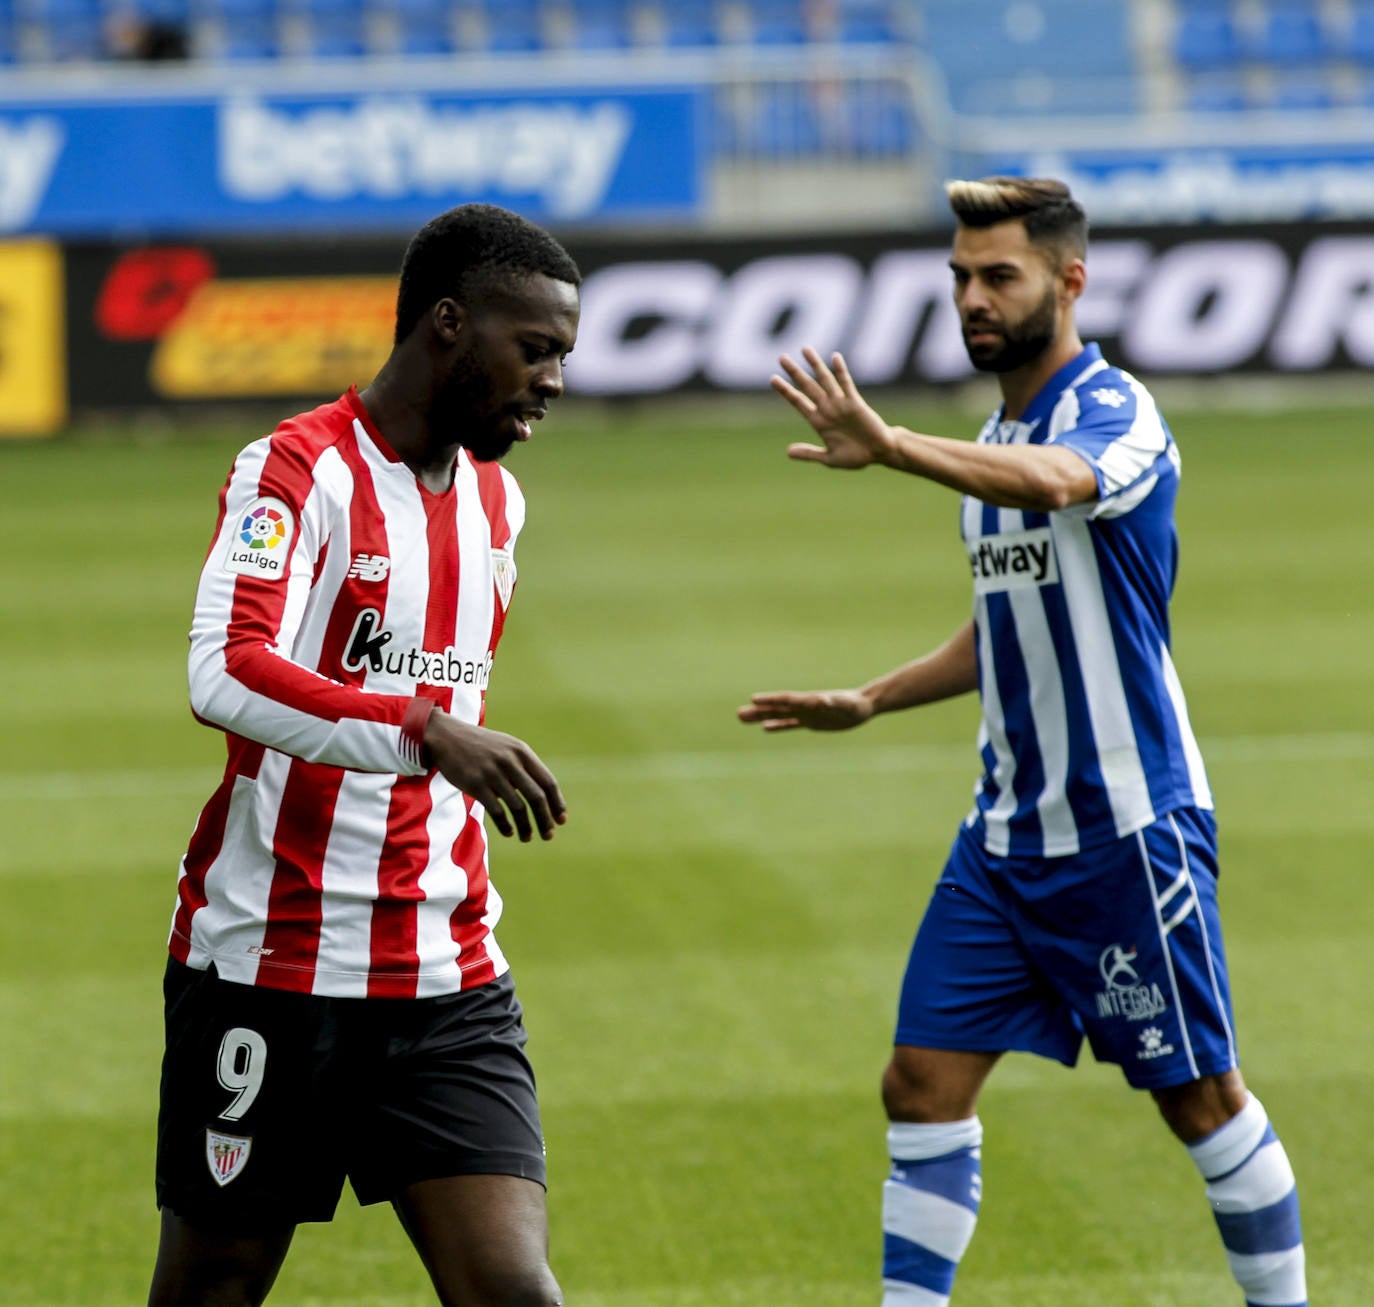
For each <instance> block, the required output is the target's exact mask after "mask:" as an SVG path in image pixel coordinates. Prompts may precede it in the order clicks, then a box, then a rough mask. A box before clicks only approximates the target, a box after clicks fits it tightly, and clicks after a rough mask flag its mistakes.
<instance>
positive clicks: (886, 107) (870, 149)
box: [849, 84, 916, 159]
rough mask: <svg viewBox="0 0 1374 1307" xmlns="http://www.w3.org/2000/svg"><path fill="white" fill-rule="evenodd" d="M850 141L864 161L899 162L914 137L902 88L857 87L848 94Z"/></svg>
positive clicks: (854, 150) (861, 85)
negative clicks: (893, 159) (898, 159)
mask: <svg viewBox="0 0 1374 1307" xmlns="http://www.w3.org/2000/svg"><path fill="white" fill-rule="evenodd" d="M849 120H850V140H851V148H852V149H853V152H854V153H855V154H856V155H857V156H858V157H859V158H863V159H891V158H901V157H902V156H904V155H906V154H907V153H909V152H910V150H911V146H912V143H913V141H914V140H915V136H916V128H915V122H914V120H913V117H912V113H911V104H910V101H909V99H908V96H907V93H906V91H905V89H904V88H902V87H898V86H892V85H888V84H879V85H877V86H867V85H863V84H858V85H855V86H853V87H852V88H851V89H850V93H849Z"/></svg>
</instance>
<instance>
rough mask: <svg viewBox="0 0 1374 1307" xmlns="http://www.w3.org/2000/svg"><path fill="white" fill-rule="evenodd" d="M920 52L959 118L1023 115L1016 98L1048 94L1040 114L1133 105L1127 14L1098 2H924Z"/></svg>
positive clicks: (1135, 83) (1136, 88)
mask: <svg viewBox="0 0 1374 1307" xmlns="http://www.w3.org/2000/svg"><path fill="white" fill-rule="evenodd" d="M921 12H922V28H923V32H924V38H925V45H926V48H927V50H928V51H929V53H930V55H931V57H932V58H933V59H934V60H935V62H936V63H937V64H938V65H939V67H940V68H941V70H942V71H943V73H944V75H945V79H946V82H947V84H948V86H949V89H950V97H951V99H952V100H953V102H954V107H955V109H956V110H958V111H960V112H970V113H997V112H1008V111H1017V110H1018V109H1019V110H1021V111H1024V108H1025V104H1024V101H1023V100H1022V92H1023V91H1024V90H1026V89H1029V88H1031V87H1032V85H1036V86H1038V87H1039V88H1040V89H1041V90H1044V91H1046V92H1047V93H1048V94H1047V96H1046V98H1045V99H1044V101H1043V103H1042V105H1041V107H1042V108H1043V109H1044V110H1045V111H1047V112H1060V111H1065V110H1067V111H1070V112H1080V113H1092V112H1097V111H1107V110H1110V111H1120V110H1122V109H1125V108H1128V107H1131V106H1132V105H1133V104H1134V103H1136V102H1138V99H1139V95H1140V83H1139V78H1138V77H1137V75H1136V67H1135V47H1134V44H1133V38H1132V34H1131V31H1130V28H1129V23H1128V18H1129V14H1128V6H1126V5H1123V4H1115V3H1112V4H1105V3H1100V2H1098V0H1036V3H1034V4H1028V3H1026V2H1025V0H984V3H982V4H980V5H979V6H978V8H977V16H976V19H975V18H971V17H970V13H971V6H970V5H969V4H968V0H925V3H924V4H923V6H922V11H921Z"/></svg>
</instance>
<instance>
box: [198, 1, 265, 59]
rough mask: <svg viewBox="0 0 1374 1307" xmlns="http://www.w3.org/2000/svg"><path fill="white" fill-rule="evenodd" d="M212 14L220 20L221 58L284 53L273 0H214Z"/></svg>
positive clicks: (252, 57)
mask: <svg viewBox="0 0 1374 1307" xmlns="http://www.w3.org/2000/svg"><path fill="white" fill-rule="evenodd" d="M209 14H210V16H211V17H213V18H215V19H217V20H218V23H219V30H220V43H219V47H218V53H219V57H220V58H221V59H225V60H228V61H230V62H238V61H240V60H255V59H275V58H277V56H278V55H279V54H280V53H281V45H280V40H279V37H278V32H277V7H276V4H275V2H274V0H212V7H211V8H210V10H209Z"/></svg>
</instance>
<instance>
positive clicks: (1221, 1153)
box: [1188, 1094, 1307, 1307]
mask: <svg viewBox="0 0 1374 1307" xmlns="http://www.w3.org/2000/svg"><path fill="white" fill-rule="evenodd" d="M1188 1152H1189V1154H1190V1156H1191V1157H1192V1159H1193V1161H1194V1162H1195V1163H1196V1164H1197V1168H1198V1170H1199V1171H1201V1172H1202V1178H1203V1179H1204V1180H1205V1181H1206V1182H1207V1198H1208V1201H1209V1202H1210V1203H1211V1204H1212V1213H1213V1215H1214V1216H1215V1217H1216V1221H1217V1229H1218V1230H1220V1231H1221V1241H1222V1243H1223V1244H1225V1245H1226V1257H1227V1260H1228V1261H1229V1262H1230V1263H1231V1274H1232V1275H1234V1276H1235V1278H1236V1283H1237V1284H1239V1285H1240V1287H1241V1288H1242V1289H1243V1290H1244V1291H1245V1301H1246V1304H1247V1307H1307V1277H1306V1271H1305V1257H1304V1253H1303V1246H1302V1221H1301V1219H1300V1218H1299V1215H1298V1190H1297V1184H1296V1182H1295V1181H1294V1179H1293V1168H1292V1167H1291V1166H1289V1164H1288V1155H1287V1154H1286V1153H1285V1152H1284V1151H1283V1145H1282V1144H1281V1143H1279V1140H1278V1136H1277V1135H1275V1133H1274V1128H1273V1127H1272V1126H1271V1125H1270V1124H1269V1117H1268V1116H1267V1115H1266V1113H1265V1111H1264V1108H1263V1106H1262V1105H1261V1104H1260V1101H1259V1099H1258V1098H1256V1097H1255V1096H1254V1095H1253V1094H1252V1095H1251V1096H1250V1101H1249V1102H1248V1103H1247V1104H1246V1105H1245V1106H1244V1107H1243V1108H1242V1109H1241V1110H1240V1112H1239V1113H1237V1115H1235V1116H1234V1117H1232V1118H1231V1120H1229V1121H1228V1122H1227V1123H1226V1124H1225V1125H1224V1126H1222V1127H1221V1128H1220V1129H1219V1130H1214V1131H1212V1133H1211V1134H1210V1135H1208V1136H1206V1138H1204V1139H1200V1140H1198V1142H1197V1143H1195V1144H1191V1145H1189V1148H1188Z"/></svg>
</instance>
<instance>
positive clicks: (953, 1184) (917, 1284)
mask: <svg viewBox="0 0 1374 1307" xmlns="http://www.w3.org/2000/svg"><path fill="white" fill-rule="evenodd" d="M982 1143H983V1126H982V1123H981V1122H980V1121H979V1120H978V1118H977V1117H976V1116H974V1117H969V1118H968V1119H967V1120H964V1121H952V1122H949V1123H948V1124H940V1125H915V1124H912V1123H909V1122H896V1123H894V1124H893V1125H892V1126H891V1127H890V1128H889V1129H888V1132H887V1147H888V1152H889V1154H890V1155H891V1157H892V1171H891V1173H890V1175H889V1176H888V1178H887V1180H886V1182H885V1183H884V1184H883V1307H945V1304H947V1303H948V1302H949V1295H950V1290H951V1289H952V1288H953V1286H954V1272H955V1270H956V1269H957V1268H958V1265H959V1259H960V1258H961V1257H962V1256H963V1255H964V1250H965V1249H966V1248H967V1247H968V1244H969V1240H970V1239H971V1238H972V1237H973V1227H974V1225H975V1224H976V1223H977V1220H978V1204H979V1200H980V1199H981V1198H982V1191H983V1182H982V1172H981V1167H982Z"/></svg>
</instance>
